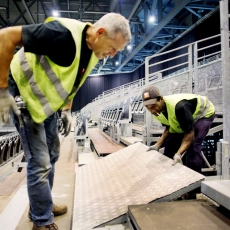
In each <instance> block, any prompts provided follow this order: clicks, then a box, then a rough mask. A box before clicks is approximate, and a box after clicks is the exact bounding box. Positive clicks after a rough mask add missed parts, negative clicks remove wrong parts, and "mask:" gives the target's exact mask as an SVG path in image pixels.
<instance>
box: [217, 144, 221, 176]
mask: <svg viewBox="0 0 230 230" xmlns="http://www.w3.org/2000/svg"><path fill="white" fill-rule="evenodd" d="M216 172H217V176H220V175H222V142H217V151H216Z"/></svg>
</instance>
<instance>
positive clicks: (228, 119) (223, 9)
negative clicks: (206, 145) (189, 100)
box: [220, 0, 230, 179]
mask: <svg viewBox="0 0 230 230" xmlns="http://www.w3.org/2000/svg"><path fill="white" fill-rule="evenodd" d="M228 20H229V16H228V0H221V1H220V28H221V60H222V87H223V88H222V89H223V93H222V100H223V139H224V144H223V145H222V153H223V155H222V175H223V177H224V178H223V179H229V153H230V151H229V142H230V129H229V128H230V72H229V23H228ZM224 167H225V168H224Z"/></svg>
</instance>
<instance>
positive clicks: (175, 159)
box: [172, 153, 183, 165]
mask: <svg viewBox="0 0 230 230" xmlns="http://www.w3.org/2000/svg"><path fill="white" fill-rule="evenodd" d="M181 158H182V156H181V154H179V153H176V154H175V155H174V157H173V163H172V165H175V164H176V163H181V164H182V165H183V162H182V160H181Z"/></svg>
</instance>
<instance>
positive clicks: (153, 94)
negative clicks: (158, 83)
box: [142, 85, 165, 116]
mask: <svg viewBox="0 0 230 230" xmlns="http://www.w3.org/2000/svg"><path fill="white" fill-rule="evenodd" d="M142 102H143V105H144V106H146V108H147V109H148V111H149V112H150V113H152V114H154V115H155V116H159V114H160V113H161V112H164V110H165V103H164V99H163V97H162V95H161V94H160V91H159V89H158V88H157V87H155V86H153V85H151V86H147V87H145V88H144V90H143V91H142Z"/></svg>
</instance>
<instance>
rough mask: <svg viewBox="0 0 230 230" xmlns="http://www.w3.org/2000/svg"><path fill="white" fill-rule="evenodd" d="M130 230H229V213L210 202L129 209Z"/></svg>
mask: <svg viewBox="0 0 230 230" xmlns="http://www.w3.org/2000/svg"><path fill="white" fill-rule="evenodd" d="M128 219H129V227H130V229H131V230H134V229H135V230H178V229H190V230H198V229H199V230H200V229H208V230H227V229H230V216H229V212H225V213H224V212H221V211H219V209H218V207H217V206H215V205H214V204H212V203H211V202H210V201H207V200H206V201H205V200H193V201H174V202H162V203H151V204H145V205H131V206H129V207H128Z"/></svg>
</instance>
